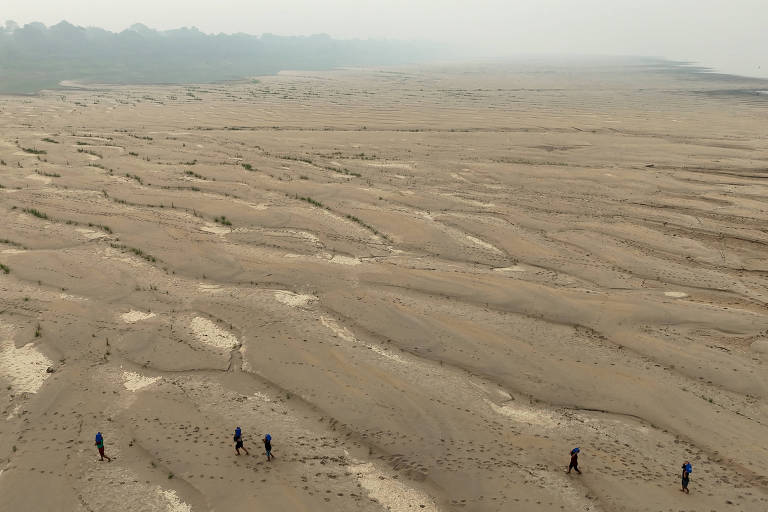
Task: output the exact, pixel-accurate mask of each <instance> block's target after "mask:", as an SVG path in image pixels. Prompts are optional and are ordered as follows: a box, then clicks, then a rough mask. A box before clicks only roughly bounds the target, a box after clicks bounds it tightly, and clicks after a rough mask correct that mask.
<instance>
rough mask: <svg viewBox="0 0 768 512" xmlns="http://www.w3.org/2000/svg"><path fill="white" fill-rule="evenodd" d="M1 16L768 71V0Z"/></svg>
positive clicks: (159, 3) (8, 3)
mask: <svg viewBox="0 0 768 512" xmlns="http://www.w3.org/2000/svg"><path fill="white" fill-rule="evenodd" d="M2 4H3V5H2V7H1V8H0V17H2V18H4V19H11V20H15V21H16V22H18V23H20V24H24V23H28V22H30V21H42V22H43V23H45V24H46V25H51V24H55V23H57V22H59V21H61V20H62V19H65V20H67V21H69V22H71V23H74V24H76V25H95V26H99V27H103V28H107V29H110V30H118V31H119V30H122V29H124V28H127V27H128V26H130V25H131V24H133V23H135V22H141V23H144V24H146V25H149V26H150V27H153V28H158V29H168V28H178V27H182V26H196V27H198V28H199V29H200V30H202V31H204V32H228V33H229V32H247V33H251V34H261V33H264V32H271V33H274V34H282V35H293V34H315V33H327V34H330V35H332V36H334V37H339V38H368V37H375V38H381V37H386V38H397V39H427V40H432V41H437V42H444V41H450V42H454V43H456V42H458V43H461V44H462V45H465V46H466V47H467V48H471V49H472V50H476V51H478V52H482V53H483V54H484V55H488V56H491V55H494V56H500V55H514V54H532V53H534V54H535V53H546V54H553V53H554V54H574V53H576V54H608V55H652V56H663V57H668V58H673V59H682V60H693V61H698V62H701V63H703V64H705V65H709V66H713V67H716V68H717V69H718V70H722V71H726V72H734V73H741V74H748V75H753V76H766V77H768V0H634V1H630V0H471V1H470V0H466V1H463V0H269V1H265V0H216V1H205V0H183V1H182V0H100V1H91V0H66V1H62V0H2Z"/></svg>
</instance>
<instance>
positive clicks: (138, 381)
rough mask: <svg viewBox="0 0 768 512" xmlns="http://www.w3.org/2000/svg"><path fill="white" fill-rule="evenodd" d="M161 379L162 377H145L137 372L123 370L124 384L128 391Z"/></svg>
mask: <svg viewBox="0 0 768 512" xmlns="http://www.w3.org/2000/svg"><path fill="white" fill-rule="evenodd" d="M159 380H160V377H145V376H144V375H140V374H138V373H135V372H123V386H124V387H125V389H127V390H128V391H134V392H135V391H139V390H141V389H144V388H146V387H147V386H151V385H152V384H154V383H155V382H157V381H159Z"/></svg>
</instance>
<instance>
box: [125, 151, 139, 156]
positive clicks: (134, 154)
mask: <svg viewBox="0 0 768 512" xmlns="http://www.w3.org/2000/svg"><path fill="white" fill-rule="evenodd" d="M128 154H129V155H131V156H139V154H138V153H137V152H135V151H129V152H128Z"/></svg>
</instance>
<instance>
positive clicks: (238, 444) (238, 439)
mask: <svg viewBox="0 0 768 512" xmlns="http://www.w3.org/2000/svg"><path fill="white" fill-rule="evenodd" d="M241 448H242V450H243V451H244V452H245V454H246V455H250V453H248V450H247V449H246V447H245V446H243V431H242V430H240V427H237V428H236V429H235V453H236V454H237V455H240V449H241Z"/></svg>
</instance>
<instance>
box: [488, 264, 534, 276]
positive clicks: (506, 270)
mask: <svg viewBox="0 0 768 512" xmlns="http://www.w3.org/2000/svg"><path fill="white" fill-rule="evenodd" d="M527 270H528V269H527V268H525V267H524V266H522V265H513V266H511V267H499V268H495V269H493V271H494V272H501V273H503V274H506V273H519V272H526V271H527Z"/></svg>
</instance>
